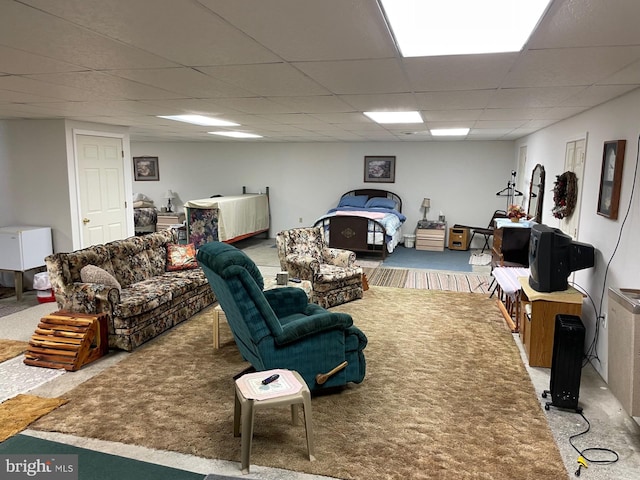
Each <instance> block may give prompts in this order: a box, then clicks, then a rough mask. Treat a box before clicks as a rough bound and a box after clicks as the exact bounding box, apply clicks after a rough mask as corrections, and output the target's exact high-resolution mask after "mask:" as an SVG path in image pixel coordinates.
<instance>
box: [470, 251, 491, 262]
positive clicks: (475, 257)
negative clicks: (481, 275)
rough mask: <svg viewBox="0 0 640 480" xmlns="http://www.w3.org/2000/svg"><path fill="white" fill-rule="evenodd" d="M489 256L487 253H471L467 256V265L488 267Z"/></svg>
mask: <svg viewBox="0 0 640 480" xmlns="http://www.w3.org/2000/svg"><path fill="white" fill-rule="evenodd" d="M490 263H491V255H490V254H488V253H472V254H471V255H470V256H469V265H489V264H490Z"/></svg>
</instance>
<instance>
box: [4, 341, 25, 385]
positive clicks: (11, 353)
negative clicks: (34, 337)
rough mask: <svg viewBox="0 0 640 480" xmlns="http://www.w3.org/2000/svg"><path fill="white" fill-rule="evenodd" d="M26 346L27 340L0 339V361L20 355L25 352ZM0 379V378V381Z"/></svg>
mask: <svg viewBox="0 0 640 480" xmlns="http://www.w3.org/2000/svg"><path fill="white" fill-rule="evenodd" d="M28 347H29V343H28V342H23V341H21V340H2V339H0V363H2V362H4V361H6V360H9V359H10V358H14V357H16V356H18V355H20V354H21V353H23V352H25V351H26V350H27V348H28ZM1 381H2V380H0V382H1Z"/></svg>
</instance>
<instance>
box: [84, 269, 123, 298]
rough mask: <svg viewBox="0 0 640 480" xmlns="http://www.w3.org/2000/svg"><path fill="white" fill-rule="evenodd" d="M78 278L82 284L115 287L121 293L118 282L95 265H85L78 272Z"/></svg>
mask: <svg viewBox="0 0 640 480" xmlns="http://www.w3.org/2000/svg"><path fill="white" fill-rule="evenodd" d="M80 278H81V279H82V281H83V282H84V283H101V284H102V285H107V286H110V287H115V288H117V289H118V291H119V292H122V286H120V282H118V280H116V279H115V278H114V276H113V275H111V274H110V273H109V272H107V271H106V270H104V269H102V268H100V267H97V266H96V265H87V266H86V267H82V269H81V270H80Z"/></svg>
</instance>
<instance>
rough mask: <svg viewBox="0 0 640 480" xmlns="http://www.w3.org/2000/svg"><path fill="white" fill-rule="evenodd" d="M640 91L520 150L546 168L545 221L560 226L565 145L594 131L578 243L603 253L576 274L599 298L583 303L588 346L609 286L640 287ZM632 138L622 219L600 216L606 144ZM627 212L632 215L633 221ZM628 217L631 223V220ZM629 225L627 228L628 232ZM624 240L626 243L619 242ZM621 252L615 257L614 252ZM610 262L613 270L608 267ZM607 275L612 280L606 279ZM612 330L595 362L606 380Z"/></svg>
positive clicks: (529, 141) (590, 137)
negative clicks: (557, 190)
mask: <svg viewBox="0 0 640 480" xmlns="http://www.w3.org/2000/svg"><path fill="white" fill-rule="evenodd" d="M639 112H640V90H635V91H634V92H631V93H629V94H627V95H624V96H623V97H620V98H618V99H616V100H614V101H611V102H608V103H606V104H604V105H602V106H600V107H597V108H595V109H592V110H590V111H588V112H586V113H583V114H581V115H578V116H576V117H573V118H571V119H569V120H566V121H563V122H560V123H558V124H556V125H553V126H551V127H549V128H547V129H544V130H542V131H540V132H537V133H535V134H533V135H530V136H529V137H527V138H523V139H521V140H520V141H518V142H517V145H516V149H517V148H519V147H520V146H521V145H526V146H527V152H528V159H527V162H528V164H529V170H530V169H531V168H533V166H534V165H535V164H536V163H541V164H542V165H544V166H545V169H546V174H547V180H546V185H547V188H546V192H545V200H544V214H543V219H542V220H543V223H546V224H547V225H549V226H553V227H559V220H557V219H555V218H554V217H553V216H552V214H551V208H552V207H553V184H554V181H555V179H556V175H560V174H561V173H563V171H564V153H565V144H566V142H568V141H571V140H575V139H576V138H578V137H580V136H584V134H585V132H588V140H587V150H586V161H585V174H584V184H583V192H582V206H581V213H580V219H579V225H580V226H579V233H578V240H579V241H581V242H586V243H590V244H592V245H593V246H594V247H596V249H597V253H596V265H595V267H594V268H590V269H587V270H581V271H579V272H577V273H576V274H575V282H576V283H577V285H578V286H579V287H581V288H583V289H584V290H586V292H588V294H589V296H590V297H591V298H592V299H593V302H594V303H595V308H594V307H593V306H592V305H591V301H590V300H589V299H586V300H585V302H584V304H583V310H582V312H583V313H582V320H583V322H584V323H585V326H586V327H587V337H588V339H587V345H589V344H590V343H591V341H592V339H593V337H594V334H595V330H596V329H595V325H596V321H595V318H596V316H597V315H596V311H597V312H599V313H606V312H607V291H608V288H609V287H629V288H640V278H639V276H638V267H639V266H640V249H638V234H639V233H640V211H639V208H638V193H637V192H635V194H634V196H633V198H631V194H632V188H633V186H634V184H635V183H636V179H635V174H636V172H637V163H638V162H637V156H638V140H639V134H640V113H639ZM610 140H626V141H627V145H626V155H625V159H624V169H623V172H624V175H623V179H622V190H621V197H620V208H619V214H618V219H617V220H611V219H608V218H606V217H602V216H600V215H597V213H596V209H597V202H598V193H599V184H600V172H601V168H602V156H603V148H604V142H605V141H610ZM627 211H628V212H629V214H628V217H626V215H627ZM625 217H626V221H625ZM623 226H624V228H623ZM618 238H619V239H620V242H619V244H618ZM616 245H617V251H616V253H615V256H614V257H613V258H612V255H613V254H614V250H615V249H616ZM609 262H610V266H609V269H608V270H607V263H609ZM605 275H606V281H605ZM607 351H608V349H607V330H606V329H600V334H599V338H598V343H597V355H598V358H599V361H592V363H593V364H594V366H595V368H596V369H597V370H598V371H599V372H600V374H601V375H602V377H603V378H605V379H606V378H607Z"/></svg>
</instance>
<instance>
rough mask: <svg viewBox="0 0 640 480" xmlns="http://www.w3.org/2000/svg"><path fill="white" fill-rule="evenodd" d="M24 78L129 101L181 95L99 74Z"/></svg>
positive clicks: (88, 73)
mask: <svg viewBox="0 0 640 480" xmlns="http://www.w3.org/2000/svg"><path fill="white" fill-rule="evenodd" d="M24 78H30V79H32V80H36V81H41V82H47V83H51V84H55V85H63V86H67V87H72V88H77V89H81V90H85V91H87V92H92V93H95V94H96V95H99V96H101V97H105V98H115V99H120V98H125V99H129V100H151V99H169V98H180V97H181V95H180V94H178V93H175V92H171V91H168V90H163V89H160V88H155V87H152V86H149V85H143V84H141V83H138V82H133V81H131V80H128V79H125V78H120V77H114V76H113V75H108V74H104V73H101V72H73V73H56V74H38V75H28V76H25V77H24Z"/></svg>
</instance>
